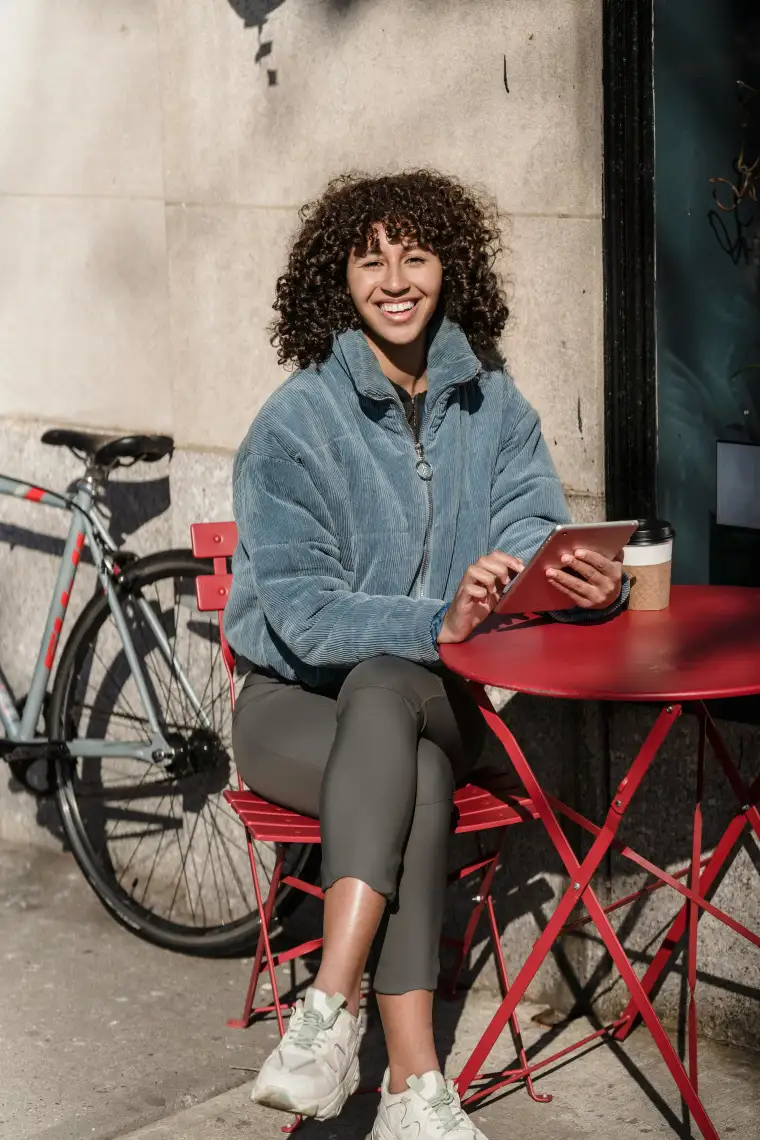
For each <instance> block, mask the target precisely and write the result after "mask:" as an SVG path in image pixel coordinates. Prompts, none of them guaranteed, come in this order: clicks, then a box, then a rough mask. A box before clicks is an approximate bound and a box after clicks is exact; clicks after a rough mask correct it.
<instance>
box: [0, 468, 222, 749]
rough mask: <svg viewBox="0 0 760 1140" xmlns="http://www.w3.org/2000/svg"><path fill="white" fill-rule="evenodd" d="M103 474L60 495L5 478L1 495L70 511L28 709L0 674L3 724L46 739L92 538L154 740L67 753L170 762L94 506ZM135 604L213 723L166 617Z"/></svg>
mask: <svg viewBox="0 0 760 1140" xmlns="http://www.w3.org/2000/svg"><path fill="white" fill-rule="evenodd" d="M101 478H102V475H101V473H100V472H99V471H98V470H97V469H95V470H92V471H90V470H88V471H87V472H86V473H85V475H84V477H83V478H82V479H80V480H79V482H78V483H77V486H76V491H75V492H74V494H58V493H57V492H54V491H46V490H44V489H42V488H41V487H35V486H32V485H31V484H30V483H25V482H23V481H22V480H20V479H14V478H12V477H10V476H7V475H0V495H11V496H13V497H14V498H17V499H25V500H26V501H27V502H30V503H39V504H42V505H43V506H47V507H53V508H55V509H57V510H65V511H70V512H71V516H72V517H71V526H70V527H69V532H68V535H67V536H66V541H65V544H64V550H63V555H62V558H61V565H60V569H59V571H58V576H57V578H56V583H55V588H54V591H53V597H52V599H51V602H50V608H49V610H48V615H47V618H46V621H45V628H44V632H43V635H42V641H41V644H40V651H39V654H38V655H37V661H36V663H35V666H34V671H33V673H32V680H31V684H30V686H29V693H28V695H27V698H26V703H25V705H24V711H23V713H22V714H21V715H19V712H18V709H17V708H16V705H15V702H14V700H13V697H12V695H11V692H10V690H9V688H8V686H7V685H6V683H5V681H4V679H3V676H2V673H0V723H2V726H3V728H4V730H5V735H6V737H7V738H8V740H11V741H14V742H16V743H18V744H19V745H23V744H43V743H45V738H42V737H39V736H37V735H36V732H35V730H36V726H37V724H38V721H39V717H40V713H41V712H42V707H43V702H44V700H45V694H46V692H47V688H48V681H49V679H50V673H51V670H52V668H53V665H54V663H55V658H56V652H57V650H58V642H59V638H60V634H61V629H62V628H63V622H64V618H65V616H66V610H67V608H68V604H69V599H70V597H71V591H72V588H73V586H74V582H75V580H76V576H77V571H78V569H79V560H80V557H81V553H82V549H83V547H84V545H85V543H86V544H87V546H88V547H89V550H90V553H91V555H92V560H93V562H94V564H95V570H96V573H97V575H98V578H99V580H100V584H101V586H102V587H103V592H104V594H105V597H106V601H107V602H108V608H109V609H110V611H111V614H112V615H113V619H114V624H115V625H116V629H117V632H118V635H119V638H120V639H121V643H122V646H123V649H124V654H125V657H126V659H127V663H128V664H129V668H130V671H131V673H132V676H133V678H134V681H135V685H136V687H137V691H138V694H139V697H140V701H141V702H142V706H143V710H144V712H145V716H146V719H147V721H148V724H149V725H150V731H151V740H150V742H149V743H146V742H145V741H140V740H135V741H130V740H126V741H107V740H98V739H95V738H87V739H81V740H80V739H77V740H68V741H66V747H67V750H68V752H69V755H71V756H74V757H95V758H97V757H101V756H109V757H111V756H113V757H115V756H127V757H131V758H133V759H135V760H143V761H146V762H149V763H158V764H164V763H166V762H167V761H168V760H171V759H172V757H173V756H174V750H173V748H172V747H171V745H170V744H169V743H168V742H167V740H166V738H165V736H164V734H163V732H162V730H161V726H160V724H159V720H158V716H157V715H156V709H155V705H154V703H153V700H152V698H151V693H150V687H149V686H148V684H147V682H146V679H145V675H144V673H143V669H142V666H141V664H140V659H139V657H138V655H137V652H136V650H135V647H134V643H133V641H132V636H131V634H130V631H129V624H128V621H127V618H126V617H125V614H124V610H123V608H122V604H121V602H120V600H119V597H118V593H117V590H116V589H115V585H114V577H115V575H117V574H118V570H117V569H116V563H117V560H118V550H117V548H116V545H115V543H114V541H113V539H112V538H111V536H110V534H109V533H108V530H107V529H106V527H105V526H104V525H103V523H102V522H101V520H100V519H99V518H98V516H97V514H96V513H95V512H94V511H93V507H94V506H95V500H96V495H97V491H98V488H99V486H100V480H101ZM136 605H137V608H138V609H139V610H140V612H141V614H142V616H143V617H144V619H145V621H146V622H147V624H148V626H149V627H150V630H151V632H152V634H153V636H154V637H155V639H156V643H157V645H158V648H159V650H160V651H161V652H162V653H163V655H164V657H165V659H166V661H167V663H168V664H169V667H170V668H171V669H173V670H174V674H175V676H176V678H177V681H178V683H179V684H180V685H181V686H182V688H183V690H184V692H185V694H186V696H187V698H188V700H189V701H190V703H191V705H192V707H193V709H194V711H195V712H196V714H197V716H198V719H199V721H200V723H201V725H202V726H203V727H204V728H210V727H211V725H210V721H209V719H208V717H207V715H206V714H205V712H204V710H203V708H202V705H201V702H200V701H199V700H198V697H197V696H196V694H195V692H194V690H193V688H192V686H191V684H190V682H189V680H188V678H187V676H186V675H185V672H184V670H183V669H182V667H181V666H180V664H179V662H178V661H177V660H176V658H174V657H173V654H172V651H171V647H170V645H169V642H168V639H167V637H166V634H165V632H164V628H163V626H162V624H161V622H160V620H159V619H158V617H157V616H156V614H155V613H154V612H153V609H152V608H151V606H150V605H149V603H148V602H147V601H146V600H145V598H138V599H137V601H136Z"/></svg>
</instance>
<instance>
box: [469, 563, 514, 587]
mask: <svg viewBox="0 0 760 1140" xmlns="http://www.w3.org/2000/svg"><path fill="white" fill-rule="evenodd" d="M467 576H468V579H469V580H470V581H473V582H477V583H479V585H481V586H485V587H486V589H488V590H496V589H498V590H499V591H500V592H501V590H503V589H504V585H505V583H504V579H503V578H502V576H501V574H494V573H492V572H491V571H490V570H486V569H485V568H484V567H482V566H478V565H477V564H476V565H475V566H471V567H470V569H469V570H468V572H467Z"/></svg>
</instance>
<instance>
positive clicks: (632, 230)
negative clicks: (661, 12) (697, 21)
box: [603, 0, 657, 518]
mask: <svg viewBox="0 0 760 1140" xmlns="http://www.w3.org/2000/svg"><path fill="white" fill-rule="evenodd" d="M653 3H654V0H604V213H603V216H604V223H603V224H604V273H605V330H604V331H605V350H604V355H605V483H606V496H607V515H608V517H609V518H641V517H645V516H651V515H654V514H656V509H657V373H656V323H655V322H656V317H655V228H654V91H653V69H652V64H653V58H652V36H653V20H654V13H653Z"/></svg>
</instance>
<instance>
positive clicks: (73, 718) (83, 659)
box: [47, 550, 320, 957]
mask: <svg viewBox="0 0 760 1140" xmlns="http://www.w3.org/2000/svg"><path fill="white" fill-rule="evenodd" d="M210 570H211V564H210V563H205V562H203V561H200V560H198V559H196V558H194V557H193V555H192V553H191V551H189V550H170V551H165V552H162V553H159V554H153V555H149V556H148V557H146V558H143V559H138V560H136V561H134V562H131V563H129V564H128V565H127V567H126V569H125V570H124V572H123V574H122V576H121V578H120V579H119V584H118V592H119V597H120V600H121V601H122V603H123V604H124V603H126V604H128V600H129V599H130V598H132V599H136V598H138V597H140V596H147V595H148V593H149V592H150V591H149V588H152V590H153V591H154V592H155V595H156V597H158V596H159V592H158V584H159V583H161V584H164V585H166V584H167V583H168V582H170V581H171V582H173V583H174V586H173V589H174V593H175V594H177V595H179V596H180V597H181V596H182V590H183V588H184V584H185V583H187V584H188V588H189V584H193V586H194V581H195V578H196V577H197V575H198V574H203V573H209V572H210ZM178 581H179V582H181V583H182V586H180V587H179V588H178V586H177V582H178ZM164 592H166V591H164ZM193 596H194V589H193ZM151 604H152V606H153V608H154V612H157V610H156V607H155V605H154V603H153V602H152V599H151ZM162 604H163V603H161V602H159V603H158V608H159V611H160V612H161V614H162V619H161V620H162V621H163V620H164V618H163V610H162V609H161V606H162ZM189 605H190V603H189V602H188V612H189ZM192 612H193V618H194V621H195V622H196V623H197V622H198V621H199V620H200V619H204V618H207V619H208V620H209V622H210V623H213V625H214V627H215V626H216V618H215V615H211V616H209V615H201V614H199V613H198V612H197V610H196V609H195V607H194V602H193V610H192ZM109 618H111V611H110V609H109V607H108V603H107V601H106V599H105V596H104V595H103V593H102V592H100V591H99V592H98V593H97V594H96V595H95V596H94V597H93V598H92V599H91V600H90V601H89V602H88V604H87V606H86V607H85V608H84V610H83V611H82V614H81V615H80V617H79V619H78V620H77V622H76V624H75V625H74V627H73V629H72V631H71V634H70V636H69V637H68V638H67V640H66V643H65V645H64V648H63V651H62V654H61V659H60V664H59V667H58V670H57V673H56V677H55V682H54V685H53V690H52V694H51V699H50V704H49V708H48V714H47V734H48V737H49V739H51V740H63V741H65V740H66V739H67V737H68V738H69V739H71V738H72V736H73V735H74V734H77V735H81V727H80V725H81V719H82V710H83V709H84V708H85V702H84V700H83V699H82V698H79V699H80V705H81V707H80V708H78V707H77V700H78V687H77V686H78V684H81V681H82V677H83V670H85V669H86V668H87V663H88V661H89V662H90V675H91V674H92V663H93V662H94V661H95V659H96V657H97V656H98V651H97V648H96V647H97V643H98V637H99V635H101V634H102V633H103V631H104V629H105V628H106V627H107V624H108V622H109ZM174 625H175V627H176V626H177V625H178V620H177V618H176V616H175V621H174ZM108 633H109V631H108V630H106V635H108ZM175 634H176V628H175ZM209 636H210V635H209ZM133 640H135V637H134V630H133ZM119 644H120V643H119ZM146 644H147V642H146ZM135 647H136V648H138V645H137V641H136V640H135ZM173 652H174V651H173ZM174 659H175V658H174V656H173V657H172V661H174ZM163 660H164V661H165V656H164V658H163ZM144 663H145V658H144ZM215 669H216V667H215V665H213V664H212V671H211V674H210V677H211V678H212V679H213V676H214V673H215ZM121 672H122V673H124V667H123V663H122V669H121ZM119 675H121V674H119V671H118V670H117V669H116V668H115V669H114V672H113V674H110V673H109V671H108V669H107V668H105V667H104V679H105V680H107V681H108V682H109V689H108V692H109V693H110V692H111V689H110V685H111V682H112V683H113V685H114V686H117V684H118V682H117V680H116V679H114V678H115V677H118V676H119ZM125 675H126V674H125ZM207 689H208V681H207V683H206V690H207ZM206 690H204V693H203V698H202V699H205V697H206ZM164 692H165V689H164ZM211 692H212V696H213V694H214V688H213V684H212V687H211ZM155 696H156V691H155V686H154V697H155ZM170 698H171V684H170V690H169V698H167V709H166V710H165V712H164V716H163V720H164V723H166V724H169V723H170V719H171V708H169V707H168V705H169V704H170V703H171V699H170ZM108 699H109V700H111V699H112V698H111V697H110V696H109V698H108ZM224 700H225V701H226V702H227V707H228V708H229V702H228V698H227V695H226V694H225V695H224ZM88 711H89V713H90V715H95V714H93V712H92V709H89V710H88ZM101 715H102V714H101ZM114 716H115V714H112V718H111V719H113V718H114ZM108 723H109V724H110V723H111V721H108ZM130 731H133V730H132V729H130ZM194 731H195V730H194ZM90 735H97V733H95V734H93V733H90ZM99 738H100V737H99ZM220 747H222V748H224V753H222V752H221V751H220ZM220 747H217V745H215V746H214V757H215V760H214V764H215V765H216V763H217V759H218V757H219V756H221V760H219V764H220V765H221V769H222V770H221V771H220V773H217V772H216V767H213V769H209V770H211V771H213V773H214V779H215V780H216V779H217V778H218V779H224V778H225V773H224V771H223V768H224V765H225V764H226V763H229V765H230V775H232V773H233V772H234V767H233V766H232V762H231V760H229V748H228V747H227V746H226V744H225V743H224V742H221V744H220ZM206 750H207V751H208V749H206ZM107 759H108V758H101V760H100V761H93V760H90V759H87V760H84V761H83V760H81V759H80V760H76V759H74V758H71V757H66V756H61V757H60V758H58V759H57V760H56V791H55V794H56V800H57V804H58V809H59V812H60V816H61V822H62V826H63V829H64V832H65V835H66V839H67V841H68V844H69V846H70V848H71V851H72V854H73V855H74V858H75V859H76V861H77V863H78V865H79V867H80V869H81V870H82V873H83V874H84V876H85V878H86V880H87V882H88V883H89V885H90V886H91V887H92V889H93V890H94V892H95V894H96V895H97V896H98V898H99V899H100V901H101V902H102V903H103V905H104V906H105V907H106V908H107V909H108V911H109V912H110V913H111V914H112V915H113V916H114V917H115V918H116V919H117V920H118V921H119V922H120V923H121V924H122V925H124V926H126V927H127V928H128V929H129V930H131V931H132V932H133V933H135V934H136V935H138V936H139V937H141V938H144V939H146V940H147V941H149V942H152V943H154V944H156V945H158V946H162V947H164V948H166V949H169V950H175V951H179V952H182V953H186V954H193V955H198V956H205V957H226V956H233V955H236V954H243V953H246V952H248V951H250V950H251V948H252V946H253V944H254V943H255V939H256V937H257V935H258V932H259V925H260V924H259V916H258V913H257V912H256V910H255V909H253V908H255V898H254V896H253V889H252V884H250V878H251V876H250V869H249V868H248V872H247V881H248V884H250V887H249V889H250V902H251V905H252V909H250V910H249V911H248V912H247V913H245V914H240V915H237V916H235V917H234V918H232V909H231V908H230V920H229V921H226V922H219V923H213V924H210V925H208V926H204V927H202V928H200V929H199V927H198V925H197V924H196V923H195V922H193V923H188V922H187V921H178V920H173V919H172V910H171V908H170V910H169V915H168V917H167V916H166V915H163V914H160V913H157V911H156V910H155V909H151V906H150V905H148V906H146V905H145V897H143V898H142V899H138V898H137V897H136V896H137V889H136V885H133V884H132V883H130V882H128V883H127V884H126V885H125V884H124V882H123V881H122V880H123V878H124V875H123V874H122V875H121V878H120V872H119V866H118V863H117V864H115V863H114V857H113V852H112V851H111V850H110V848H109V847H108V846H107V842H106V841H107V837H108V830H107V823H108V820H107V816H108V811H109V808H108V807H107V806H106V805H107V803H108V802H109V799H112V798H113V797H112V796H110V797H109V794H108V788H109V787H113V785H109V784H107V781H106V776H105V775H104V770H105V765H106V760H107ZM108 762H109V763H111V762H112V761H111V760H109V761H108ZM98 763H99V764H100V775H99V776H98V771H97V769H96V770H95V771H94V773H93V765H97V764H98ZM128 763H131V764H133V765H138V764H139V762H137V761H133V762H128ZM84 765H87V776H88V780H89V777H90V776H91V775H94V779H93V780H92V781H90V783H93V784H94V786H95V788H96V789H97V787H98V780H99V781H100V786H102V789H103V796H102V799H103V804H102V806H101V808H100V809H99V810H100V813H101V817H102V818H99V817H98V816H97V811H98V809H97V808H93V806H92V803H93V802H94V799H93V800H92V802H90V803H89V806H88V800H87V796H88V793H87V791H85V790H84V789H85V780H84ZM217 766H218V765H217ZM143 768H145V769H146V772H144V774H143V776H142V777H141V780H140V781H139V782H138V783H137V784H135V786H134V788H135V790H134V799H133V801H132V802H134V803H138V800H140V801H141V800H143V799H144V798H145V786H144V780H145V775H146V774H147V770H149V769H150V766H145V765H143ZM155 771H158V772H161V771H162V770H161V769H159V768H158V767H157V766H156V768H155ZM120 778H123V777H120ZM198 778H199V773H198V771H197V770H193V771H191V772H190V773H189V774H187V773H186V774H185V775H183V776H180V775H178V776H177V777H176V783H175V785H172V788H173V787H175V786H176V788H177V791H174V790H170V791H166V786H167V785H168V784H169V783H170V781H168V780H166V779H165V778H164V782H163V784H160V785H159V787H158V790H157V791H156V792H155V796H158V794H159V791H161V789H162V788H163V789H164V793H163V795H162V797H161V801H160V804H161V805H162V804H163V802H164V800H165V799H166V797H167V796H169V798H170V804H171V813H172V816H171V818H172V821H174V820H175V816H174V802H173V801H174V799H175V798H176V797H177V796H178V795H179V794H180V785H181V784H182V781H183V780H184V781H185V784H184V785H183V789H185V790H182V811H183V813H185V814H187V813H186V812H185V808H186V803H185V800H186V796H187V795H188V793H187V791H186V787H187V786H190V784H191V783H192V781H193V780H195V781H196V791H195V792H194V793H193V794H195V795H196V798H197V795H198V794H197V784H198ZM173 779H174V777H173ZM90 783H88V784H87V787H89V786H90ZM152 786H153V785H151V784H148V785H147V788H148V789H150V788H151V787H152ZM229 786H235V787H236V786H237V785H236V784H234V785H233V784H232V783H229ZM119 788H120V789H121V785H119ZM141 789H142V790H141ZM203 794H204V792H203V791H202V792H201V794H200V799H202V798H203ZM208 802H210V797H209V801H208ZM218 803H219V804H222V805H223V808H224V810H226V811H227V812H229V815H230V817H231V822H232V823H233V824H234V826H235V827H236V828H237V832H238V834H239V837H240V843H244V838H243V837H244V832H243V828H242V825H241V824H240V822H239V820H238V819H237V817H235V816H234V815H233V813H232V811H231V809H230V808H229V807H228V806H227V805H226V803H225V802H224V801H222V799H221V795H219V797H218ZM139 806H140V805H139V804H138V809H139ZM205 806H206V805H205V804H204V806H203V808H201V809H200V810H201V811H203V810H205ZM138 809H134V808H133V809H132V813H133V814H135V815H139V814H140V812H139V810H138ZM215 810H216V809H215ZM219 810H221V809H219ZM88 811H89V815H90V817H91V819H90V820H88ZM112 814H114V815H115V816H118V812H117V811H113V812H112ZM142 814H143V815H144V814H145V811H144V810H143V812H142ZM126 815H127V817H128V816H129V812H127V813H126ZM163 818H164V817H163V816H162V815H161V814H160V812H158V811H157V812H156V819H158V820H159V826H158V828H157V829H156V830H155V831H149V830H147V825H146V830H145V832H144V833H143V836H142V838H141V839H140V840H139V841H138V846H139V845H140V844H141V843H142V842H143V841H144V838H145V836H146V835H151V836H153V835H154V834H157V835H159V836H161V835H162V830H161V827H162V824H161V820H163ZM96 819H98V823H97V827H98V828H100V829H101V831H102V832H105V835H106V838H105V839H103V842H102V843H101V847H100V850H98V849H97V846H96V843H95V842H94V841H93V835H92V834H90V831H93V830H94V829H95V824H94V823H93V822H92V821H94V820H96ZM103 819H105V820H106V823H105V824H103V822H102V820H103ZM199 819H200V811H199V812H198V813H197V819H196V822H195V825H194V827H193V829H192V833H191V836H190V841H189V842H190V843H192V842H193V841H194V840H195V835H196V832H197V830H198V820H199ZM218 819H219V817H218V816H217V815H214V816H213V820H214V826H216V824H217V821H218ZM141 822H142V820H141ZM205 826H206V824H205V822H204V827H205ZM225 826H226V819H225ZM88 827H89V830H88ZM172 829H174V822H173V823H172V825H171V827H170V828H165V829H164V830H172ZM182 829H184V815H183V818H182V822H181V825H180V827H179V828H178V829H175V830H182ZM114 834H115V833H114V832H112V838H113V835H114ZM206 837H207V852H206V863H207V862H208V859H209V853H211V865H212V869H213V866H214V859H213V843H212V839H210V838H208V829H206ZM119 838H121V837H119ZM178 842H179V846H180V851H182V844H181V841H179V840H178ZM162 843H163V838H159V841H158V848H159V852H160V849H161V844H162ZM218 846H219V844H218V840H217V847H218ZM188 850H189V847H188ZM270 852H271V845H260V847H259V850H258V851H257V854H258V855H259V856H260V857H261V859H262V861H263V856H264V855H265V854H266V855H269V854H270ZM319 856H320V852H319V850H318V848H316V847H312V846H308V845H302V846H300V847H297V848H295V847H294V849H293V850H292V852H291V854H290V858H289V861H288V871H289V873H290V874H294V875H298V876H299V877H301V878H305V879H306V880H308V881H310V882H314V881H315V880H316V878H317V875H318V869H319ZM158 858H159V859H160V858H165V856H163V857H161V856H160V855H159V856H158ZM270 861H271V860H270ZM122 863H123V860H122ZM186 864H187V858H186V857H185V858H184V862H183V870H184V873H185V881H186V883H187V891H186V893H187V895H188V896H191V895H192V891H191V886H190V882H189V880H188V876H187V871H186ZM205 865H206V864H204V870H205ZM246 866H247V863H246ZM122 869H123V868H122ZM233 870H234V868H233ZM154 871H155V860H154V870H153V871H152V872H151V876H152V875H153V873H154ZM235 877H236V878H237V876H235ZM148 878H149V882H150V876H149V877H148ZM214 880H215V883H216V875H215V876H214ZM144 881H145V875H142V876H140V886H143V884H144ZM157 881H158V880H157ZM136 883H137V880H135V884H136ZM130 886H131V887H132V890H131V891H130V889H129V888H130ZM201 889H202V885H201V887H199V895H198V897H199V898H200V892H201ZM225 889H226V887H225ZM145 891H146V892H147V888H145ZM175 895H176V889H175ZM304 897H305V896H304V895H303V893H302V892H300V891H296V890H293V889H292V888H290V887H288V886H287V885H281V886H280V888H279V890H278V895H277V903H276V913H277V914H278V916H279V917H280V918H284V917H286V916H287V915H288V914H290V913H292V911H293V910H294V909H295V908H296V907H297V906H298V905H299V904H300V902H301V901H302V900H303V899H304ZM219 905H220V911H221V901H220V904H219ZM240 905H242V903H241V904H240ZM204 914H205V907H204ZM194 917H195V915H194ZM185 918H186V916H185Z"/></svg>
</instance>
